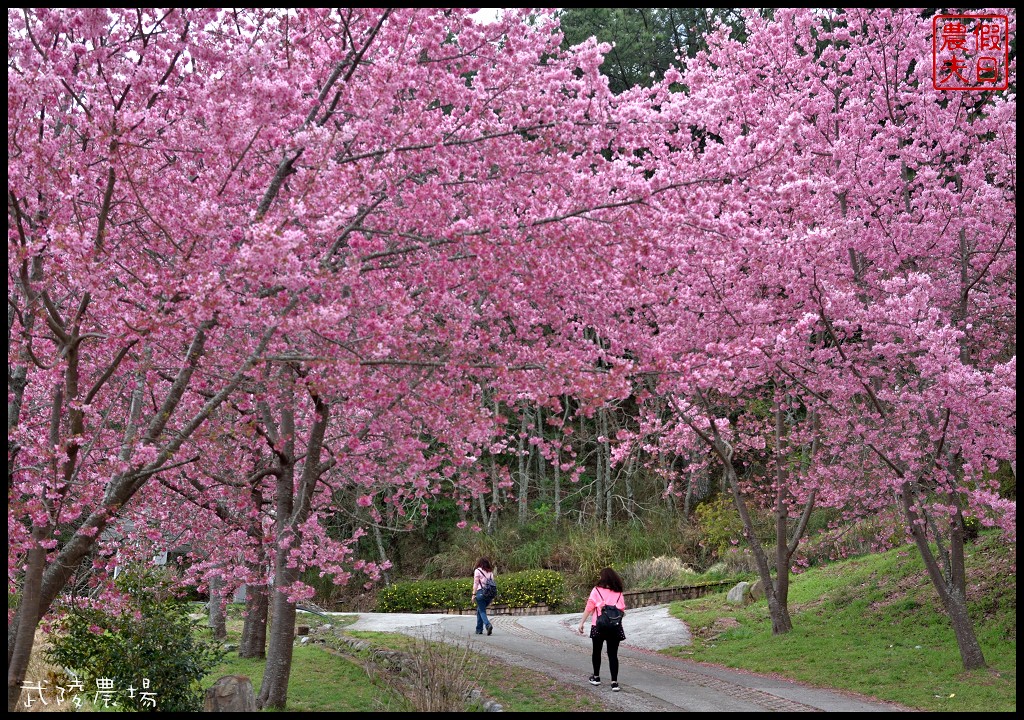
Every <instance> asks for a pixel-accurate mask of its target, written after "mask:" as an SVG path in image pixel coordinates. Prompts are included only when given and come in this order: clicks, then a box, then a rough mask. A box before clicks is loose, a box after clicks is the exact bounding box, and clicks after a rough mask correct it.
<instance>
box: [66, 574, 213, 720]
mask: <svg viewBox="0 0 1024 720" xmlns="http://www.w3.org/2000/svg"><path fill="white" fill-rule="evenodd" d="M117 585H118V588H119V589H120V590H121V591H122V592H124V593H126V594H127V598H128V606H127V607H126V608H124V610H123V611H122V612H120V613H118V614H117V615H116V616H114V615H110V614H108V613H107V612H105V611H104V610H102V609H99V608H83V607H71V608H68V609H67V612H66V614H65V615H64V616H63V618H62V619H61V620H60V621H58V623H57V625H56V627H55V631H54V633H53V634H52V635H51V637H50V638H49V641H50V647H49V649H48V650H47V651H46V658H47V660H48V661H49V662H51V663H53V664H54V665H58V666H60V667H63V668H65V670H66V671H67V672H70V673H73V674H74V675H75V676H77V678H78V680H79V681H81V682H83V683H84V684H85V687H86V688H87V689H88V692H89V695H90V696H92V695H93V694H94V693H95V691H96V689H98V688H99V687H100V685H98V684H97V680H99V681H101V682H103V681H107V682H106V683H104V684H105V685H106V686H107V687H109V688H111V689H112V691H111V693H110V695H104V694H99V695H98V696H97V697H98V698H99V702H101V703H103V706H105V705H107V704H108V703H109V705H110V706H114V705H115V704H116V705H117V706H118V707H120V708H125V709H130V710H135V711H146V710H154V709H156V710H159V711H161V712H199V711H200V710H202V706H203V693H202V690H201V688H200V686H199V681H200V680H201V679H202V678H203V677H204V676H205V675H206V674H207V673H208V672H209V671H210V670H211V669H212V668H213V667H214V666H215V665H216V664H217V663H218V662H220V660H221V659H222V658H223V656H224V653H223V651H221V650H220V649H218V648H217V647H216V646H215V645H214V644H213V643H211V642H207V641H202V640H199V639H198V638H197V637H196V633H195V627H196V624H195V623H194V622H193V621H191V620H190V619H189V617H188V613H189V609H188V604H187V603H186V602H184V601H182V600H180V599H178V598H177V597H175V596H174V595H173V594H172V593H171V592H170V590H169V589H168V587H167V585H166V583H165V582H164V579H163V577H162V576H161V575H160V574H159V573H156V572H152V571H149V572H134V571H133V572H129V573H125V574H124V575H122V576H121V577H120V578H119V579H118V581H117ZM147 681H148V682H147ZM146 685H148V686H149V687H148V688H147V687H145V686H146ZM144 693H152V695H147V694H144ZM154 702H155V704H156V707H155V708H154V707H153V705H152V703H154ZM101 707H102V706H101Z"/></svg>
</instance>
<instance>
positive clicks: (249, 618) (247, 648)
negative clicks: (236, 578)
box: [238, 585, 270, 659]
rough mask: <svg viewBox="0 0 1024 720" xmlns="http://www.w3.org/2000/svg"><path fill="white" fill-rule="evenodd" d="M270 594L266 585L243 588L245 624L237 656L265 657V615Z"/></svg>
mask: <svg viewBox="0 0 1024 720" xmlns="http://www.w3.org/2000/svg"><path fill="white" fill-rule="evenodd" d="M269 606H270V593H269V591H268V590H267V586H266V585H247V586H246V588H245V623H244V624H243V625H242V640H241V642H240V643H239V645H238V656H239V657H244V658H260V659H262V658H265V657H266V656H267V614H268V610H269Z"/></svg>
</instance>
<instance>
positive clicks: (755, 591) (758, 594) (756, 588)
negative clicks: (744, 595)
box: [750, 580, 764, 602]
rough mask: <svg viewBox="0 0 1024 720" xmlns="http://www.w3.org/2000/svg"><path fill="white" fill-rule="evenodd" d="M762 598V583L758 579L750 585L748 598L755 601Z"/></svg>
mask: <svg viewBox="0 0 1024 720" xmlns="http://www.w3.org/2000/svg"><path fill="white" fill-rule="evenodd" d="M762 598H764V583H763V582H761V580H758V581H757V582H755V583H754V584H753V585H751V586H750V599H751V600H753V601H755V602H756V601H758V600H761V599H762Z"/></svg>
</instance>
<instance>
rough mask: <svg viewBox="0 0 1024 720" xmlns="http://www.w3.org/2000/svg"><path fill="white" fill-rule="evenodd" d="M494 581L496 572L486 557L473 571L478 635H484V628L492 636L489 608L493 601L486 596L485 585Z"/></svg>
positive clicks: (492, 629)
mask: <svg viewBox="0 0 1024 720" xmlns="http://www.w3.org/2000/svg"><path fill="white" fill-rule="evenodd" d="M493 579H494V570H493V569H492V568H491V561H490V560H488V559H487V558H485V557H482V558H480V559H479V560H478V561H477V563H476V568H475V569H474V570H473V602H475V603H476V634H477V635H483V634H484V628H487V634H488V635H490V634H491V633H492V632H493V631H494V628H493V627H492V626H491V621H490V620H488V619H487V606H488V605H490V604H491V599H490V598H488V597H486V595H485V594H484V583H485V582H486V581H487V580H493Z"/></svg>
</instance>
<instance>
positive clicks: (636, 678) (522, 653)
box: [346, 605, 907, 712]
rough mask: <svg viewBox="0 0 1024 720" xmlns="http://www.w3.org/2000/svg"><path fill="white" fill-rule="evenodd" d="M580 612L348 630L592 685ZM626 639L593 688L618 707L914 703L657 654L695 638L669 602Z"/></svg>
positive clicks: (390, 618)
mask: <svg viewBox="0 0 1024 720" xmlns="http://www.w3.org/2000/svg"><path fill="white" fill-rule="evenodd" d="M580 617H581V614H580V613H575V614H569V615H533V616H500V615H499V616H495V617H492V618H491V622H492V623H493V624H494V635H492V636H486V635H484V636H478V635H475V634H474V629H475V626H476V618H475V616H472V615H420V614H404V613H393V614H392V613H363V614H360V616H359V620H357V621H356V622H355V623H354V624H352V625H349V626H348V627H347V628H346V629H348V630H377V631H383V632H401V633H405V634H407V635H418V636H422V637H427V638H432V639H436V640H443V641H446V642H460V643H463V644H469V645H471V646H472V647H473V649H474V650H476V651H479V652H483V653H487V654H489V655H492V656H494V657H496V658H498V659H500V660H502V661H504V662H507V663H509V664H511V665H517V666H521V667H526V668H529V669H532V670H536V671H538V672H541V673H544V674H545V675H548V676H550V677H552V678H554V679H556V680H558V681H560V682H565V683H567V684H576V685H579V686H585V687H587V688H591V685H590V684H589V683H588V682H587V676H588V675H590V673H591V665H590V655H591V650H592V645H591V641H590V638H589V637H587V636H583V635H579V634H578V633H577V632H576V628H577V627H578V626H579V621H580ZM624 624H625V628H626V636H627V637H626V640H625V641H624V642H623V643H622V644H621V645H620V646H619V684H620V685H621V686H622V692H620V693H613V692H611V687H610V686H611V678H610V676H609V675H608V658H607V655H606V654H605V653H602V656H603V662H602V665H601V679H602V684H601V686H600V687H596V688H592V690H593V692H594V693H595V694H596V695H598V696H599V697H600V699H601V700H602V701H603V702H604V703H605V704H606V705H607V706H608V707H609V709H614V710H624V711H632V712H659V711H670V712H672V711H675V712H678V711H685V712H738V711H755V712H756V711H768V712H820V711H825V712H893V711H897V712H898V711H905V710H907V708H904V707H900V706H898V705H894V704H891V703H886V702H883V701H880V700H875V699H873V698H868V697H862V696H859V695H855V694H853V693H847V692H843V691H838V690H827V689H822V688H815V687H811V686H808V685H803V684H801V683H796V682H793V681H790V680H784V679H778V678H773V677H767V676H763V675H754V674H752V673H747V672H741V671H737V670H728V669H724V668H717V667H713V666H709V665H701V664H699V663H695V662H693V661H690V660H685V659H682V658H674V657H668V656H665V655H660V654H658V652H657V651H658V650H661V649H664V648H667V647H672V646H676V645H688V644H690V642H691V640H692V638H691V636H690V632H689V630H688V629H687V627H686V625H685V624H684V623H683V622H681V621H679V620H678V619H676V618H674V617H672V616H671V615H669V612H668V607H667V606H665V605H658V606H654V607H645V608H638V609H636V610H630V611H628V612H627V613H626V619H625V621H624Z"/></svg>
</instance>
